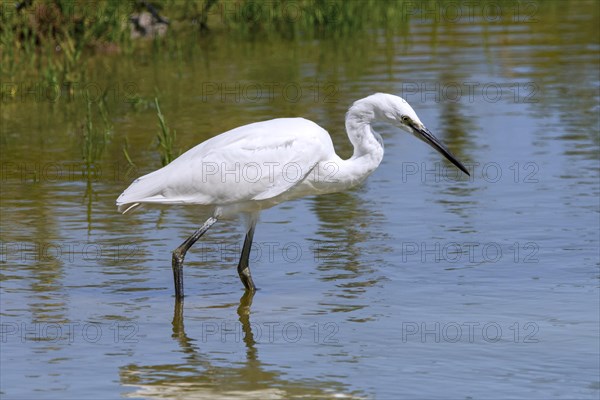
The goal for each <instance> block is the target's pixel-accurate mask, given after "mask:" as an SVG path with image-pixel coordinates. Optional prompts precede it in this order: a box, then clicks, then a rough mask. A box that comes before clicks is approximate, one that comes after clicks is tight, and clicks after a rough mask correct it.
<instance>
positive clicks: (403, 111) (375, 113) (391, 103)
mask: <svg viewBox="0 0 600 400" xmlns="http://www.w3.org/2000/svg"><path fill="white" fill-rule="evenodd" d="M352 109H355V110H356V111H358V112H359V113H360V114H363V115H364V116H365V117H366V118H367V119H369V120H371V121H383V122H388V123H390V124H392V125H394V126H397V127H398V128H400V129H402V130H403V131H405V132H408V133H410V134H412V135H413V136H415V137H417V138H418V139H420V140H422V141H424V142H425V143H427V144H429V145H430V146H431V147H433V148H434V149H436V150H437V151H439V152H440V153H441V154H442V155H443V156H444V157H446V158H447V159H448V160H449V161H450V162H451V163H452V164H454V165H455V166H456V167H457V168H458V169H460V170H461V171H463V172H464V173H465V174H467V175H469V172H468V171H467V169H466V168H465V167H464V165H462V163H461V162H460V161H458V160H457V159H456V157H455V156H454V155H453V154H452V153H451V152H450V150H448V149H447V148H446V146H444V144H443V143H442V142H440V141H439V140H438V139H437V138H436V137H435V136H433V133H431V131H430V130H429V129H427V127H426V126H425V125H424V124H423V123H422V122H421V120H420V119H419V117H418V116H417V113H416V112H415V110H413V108H412V107H411V106H410V104H408V102H407V101H406V100H404V99H403V98H402V97H399V96H394V95H392V94H387V93H375V94H372V95H371V96H368V97H365V98H364V99H361V100H358V101H356V102H355V103H354V105H353V106H352V108H351V110H352Z"/></svg>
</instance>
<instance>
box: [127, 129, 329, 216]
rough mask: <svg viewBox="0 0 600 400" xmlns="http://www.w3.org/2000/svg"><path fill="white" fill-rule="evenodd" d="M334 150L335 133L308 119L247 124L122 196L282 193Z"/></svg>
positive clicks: (204, 199) (180, 199)
mask: <svg viewBox="0 0 600 400" xmlns="http://www.w3.org/2000/svg"><path fill="white" fill-rule="evenodd" d="M332 152H333V145H332V143H331V138H330V137H329V134H328V133H327V132H326V131H325V130H324V129H322V128H321V127H319V126H318V125H316V124H315V123H313V122H311V121H308V120H305V119H302V118H293V119H291V118H286V119H276V120H270V121H264V122H259V123H254V124H250V125H245V126H242V127H240V128H236V129H233V130H231V131H228V132H225V133H223V134H221V135H219V136H216V137H214V138H212V139H209V140H207V141H205V142H203V143H201V144H199V145H198V146H196V147H194V148H192V149H190V150H189V151H187V152H186V153H184V154H182V155H181V156H180V157H179V158H177V159H176V160H174V161H173V162H171V163H170V164H169V165H167V166H165V167H164V168H162V169H160V170H158V171H155V172H153V173H151V174H148V175H146V176H143V177H141V178H139V179H138V180H136V181H135V182H134V183H133V184H132V185H131V186H130V187H129V188H128V189H127V190H125V192H123V194H122V195H121V196H120V197H119V199H118V200H117V204H118V205H119V206H120V208H126V207H125V206H126V205H127V204H131V203H170V204H205V205H222V204H233V203H238V202H245V201H257V200H266V199H270V198H273V197H275V196H278V195H280V194H282V193H284V192H286V191H288V190H290V189H291V188H292V187H294V186H295V185H297V184H298V183H299V182H301V181H302V180H304V178H305V177H306V176H307V175H308V174H309V173H310V172H311V171H312V169H313V168H314V167H315V165H316V164H317V163H318V162H319V161H323V160H325V159H327V157H330V156H331V153H332Z"/></svg>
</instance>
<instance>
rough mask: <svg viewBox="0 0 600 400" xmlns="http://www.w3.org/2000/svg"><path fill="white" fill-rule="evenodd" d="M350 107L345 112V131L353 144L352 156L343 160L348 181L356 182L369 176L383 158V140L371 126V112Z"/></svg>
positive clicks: (372, 116)
mask: <svg viewBox="0 0 600 400" xmlns="http://www.w3.org/2000/svg"><path fill="white" fill-rule="evenodd" d="M362 111H364V110H361V109H357V108H355V107H351V108H350V110H349V111H348V113H347V114H346V132H347V134H348V139H350V142H352V145H353V146H354V153H353V154H352V157H350V158H349V159H348V160H345V161H344V164H345V165H344V169H345V171H344V172H346V174H343V175H345V177H346V179H347V180H348V181H351V182H353V183H358V182H360V181H362V180H363V179H365V178H366V177H367V176H369V175H370V174H371V173H372V172H373V171H374V170H375V169H376V168H377V167H378V166H379V164H380V163H381V160H382V159H383V140H382V139H381V136H380V135H379V134H378V133H377V132H375V131H374V130H373V129H372V128H371V123H372V122H373V120H374V114H373V113H372V112H367V113H365V112H362ZM340 172H342V171H340Z"/></svg>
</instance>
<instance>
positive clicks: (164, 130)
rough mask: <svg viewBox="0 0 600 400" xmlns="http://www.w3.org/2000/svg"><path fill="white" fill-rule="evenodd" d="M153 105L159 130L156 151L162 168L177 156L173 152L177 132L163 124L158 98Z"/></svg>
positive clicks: (163, 119)
mask: <svg viewBox="0 0 600 400" xmlns="http://www.w3.org/2000/svg"><path fill="white" fill-rule="evenodd" d="M154 104H155V106H156V116H157V117H158V125H159V128H160V130H159V131H158V134H157V135H156V137H157V139H158V150H159V152H160V162H161V164H162V166H163V167H164V166H165V165H167V164H169V163H170V162H171V161H173V160H174V159H175V158H176V157H177V156H178V155H179V153H176V152H175V150H174V146H175V138H176V137H177V132H176V131H175V130H174V129H173V130H171V129H170V128H169V127H168V126H167V123H166V122H165V117H164V115H163V114H162V112H161V111H160V105H159V104H158V97H156V98H155V99H154Z"/></svg>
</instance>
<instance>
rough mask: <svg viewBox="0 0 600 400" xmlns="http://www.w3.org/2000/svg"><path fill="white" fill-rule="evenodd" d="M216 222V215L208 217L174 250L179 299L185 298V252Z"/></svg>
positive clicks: (174, 271)
mask: <svg viewBox="0 0 600 400" xmlns="http://www.w3.org/2000/svg"><path fill="white" fill-rule="evenodd" d="M215 222H217V219H216V218H215V217H210V218H209V219H207V220H206V222H205V223H204V225H202V226H201V227H200V228H199V229H198V230H197V231H196V232H194V234H193V235H192V236H190V237H189V238H187V240H186V241H185V242H183V243H182V244H181V246H179V247H178V248H176V249H175V251H173V279H174V280H175V298H176V299H177V300H181V299H183V259H184V258H185V253H187V251H188V250H189V249H190V247H192V246H193V245H194V243H196V242H197V241H198V239H200V237H201V236H202V235H204V234H205V233H206V231H207V230H208V228H210V227H211V226H213V224H214V223H215Z"/></svg>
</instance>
